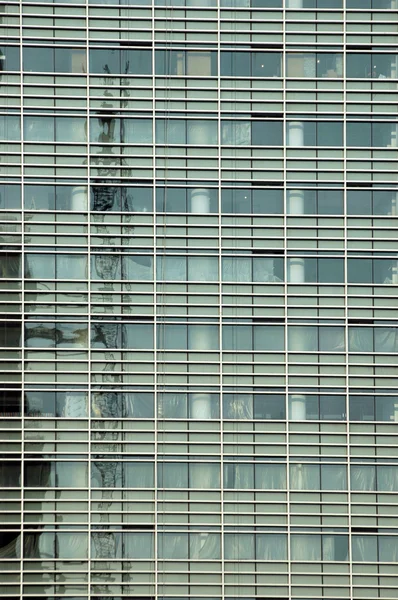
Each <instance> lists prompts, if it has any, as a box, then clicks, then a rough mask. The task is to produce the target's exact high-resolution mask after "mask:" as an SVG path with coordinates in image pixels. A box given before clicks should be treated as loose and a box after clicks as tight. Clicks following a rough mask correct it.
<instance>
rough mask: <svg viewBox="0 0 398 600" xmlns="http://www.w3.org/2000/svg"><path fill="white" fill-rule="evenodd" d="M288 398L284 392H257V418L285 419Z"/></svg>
mask: <svg viewBox="0 0 398 600" xmlns="http://www.w3.org/2000/svg"><path fill="white" fill-rule="evenodd" d="M285 405H286V400H285V396H283V395H282V394H280V395H279V394H255V395H254V418H255V419H285V418H286V406H285Z"/></svg>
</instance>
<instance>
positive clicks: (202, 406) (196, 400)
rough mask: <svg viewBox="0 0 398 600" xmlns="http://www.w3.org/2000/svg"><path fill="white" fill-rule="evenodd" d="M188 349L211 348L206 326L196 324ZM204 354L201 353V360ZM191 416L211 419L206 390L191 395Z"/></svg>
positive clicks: (204, 358) (209, 397)
mask: <svg viewBox="0 0 398 600" xmlns="http://www.w3.org/2000/svg"><path fill="white" fill-rule="evenodd" d="M190 350H191V351H195V350H211V344H210V343H209V339H208V334H207V327H203V328H202V327H201V326H200V325H197V326H196V327H194V328H193V329H192V333H191V334H190ZM205 360H206V355H203V361H205ZM191 417H192V419H205V420H207V419H211V396H210V394H208V393H206V392H198V393H195V394H192V395H191Z"/></svg>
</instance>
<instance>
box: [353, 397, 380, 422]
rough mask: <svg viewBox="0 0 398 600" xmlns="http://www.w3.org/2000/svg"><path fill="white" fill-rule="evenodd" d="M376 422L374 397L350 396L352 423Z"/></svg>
mask: <svg viewBox="0 0 398 600" xmlns="http://www.w3.org/2000/svg"><path fill="white" fill-rule="evenodd" d="M374 420H375V413H374V397H373V396H350V421H374Z"/></svg>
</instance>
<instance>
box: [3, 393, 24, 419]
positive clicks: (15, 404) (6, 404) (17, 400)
mask: <svg viewBox="0 0 398 600" xmlns="http://www.w3.org/2000/svg"><path fill="white" fill-rule="evenodd" d="M21 399H22V398H21V392H20V391H11V390H4V391H3V390H2V391H1V392H0V416H2V417H19V416H20V415H21V411H22V406H21Z"/></svg>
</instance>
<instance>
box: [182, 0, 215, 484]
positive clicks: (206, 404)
mask: <svg viewBox="0 0 398 600" xmlns="http://www.w3.org/2000/svg"><path fill="white" fill-rule="evenodd" d="M203 1H205V2H206V0H202V2H203ZM210 1H211V0H210ZM188 2H191V3H192V4H195V6H197V3H196V0H188ZM202 2H201V5H202ZM210 135H211V132H210V130H209V129H208V127H199V126H198V127H195V128H192V129H191V130H190V143H192V144H202V145H204V146H206V145H208V144H209V143H210V141H211V140H210ZM189 209H190V212H191V213H192V214H209V213H210V190H208V189H206V188H195V189H193V190H192V191H191V198H190V206H189ZM202 260H203V261H204V262H206V261H207V260H208V258H207V256H203V257H202ZM198 270H200V267H199V268H198ZM203 270H204V271H206V267H205V266H204V269H203ZM192 331H193V333H192V335H191V343H190V350H193V351H195V350H210V344H209V340H208V336H207V331H206V327H203V328H201V327H194V328H193V330H192ZM203 359H204V360H205V357H203ZM210 398H211V397H210V394H207V393H204V392H198V393H196V394H192V396H191V417H192V418H193V419H210V418H211V401H210ZM205 466H206V465H204V467H205ZM204 476H205V473H204Z"/></svg>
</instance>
